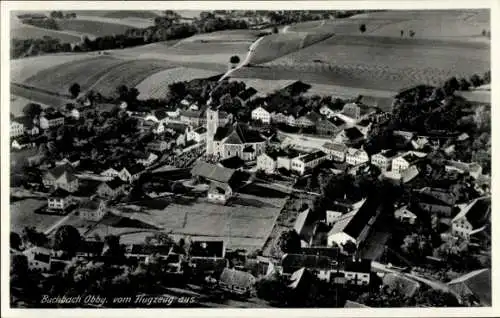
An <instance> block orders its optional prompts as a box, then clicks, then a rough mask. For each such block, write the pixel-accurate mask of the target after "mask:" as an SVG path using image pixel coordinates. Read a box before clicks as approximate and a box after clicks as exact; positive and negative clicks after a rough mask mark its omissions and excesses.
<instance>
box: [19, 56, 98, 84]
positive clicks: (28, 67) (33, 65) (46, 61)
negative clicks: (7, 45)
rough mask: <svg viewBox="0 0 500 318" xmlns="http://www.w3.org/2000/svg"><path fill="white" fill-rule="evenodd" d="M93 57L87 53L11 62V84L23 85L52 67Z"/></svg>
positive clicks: (30, 58) (38, 57) (35, 57)
mask: <svg viewBox="0 0 500 318" xmlns="http://www.w3.org/2000/svg"><path fill="white" fill-rule="evenodd" d="M91 56H92V55H90V54H86V53H80V54H72V53H60V54H51V55H42V56H33V57H26V58H22V59H15V60H11V61H10V80H11V82H16V83H23V82H24V81H25V80H27V79H28V78H30V77H32V76H34V75H35V74H37V73H38V72H40V71H43V70H45V69H47V68H50V67H52V66H57V65H59V64H64V63H68V62H72V61H78V60H83V59H86V58H89V57H91Z"/></svg>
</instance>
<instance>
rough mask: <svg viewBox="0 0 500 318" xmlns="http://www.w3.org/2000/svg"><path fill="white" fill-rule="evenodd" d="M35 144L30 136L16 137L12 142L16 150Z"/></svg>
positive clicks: (12, 146)
mask: <svg viewBox="0 0 500 318" xmlns="http://www.w3.org/2000/svg"><path fill="white" fill-rule="evenodd" d="M35 146H36V143H35V142H33V141H32V140H30V139H29V138H24V136H22V137H16V138H14V139H13V140H12V143H11V148H12V149H14V150H21V149H27V148H33V147H35Z"/></svg>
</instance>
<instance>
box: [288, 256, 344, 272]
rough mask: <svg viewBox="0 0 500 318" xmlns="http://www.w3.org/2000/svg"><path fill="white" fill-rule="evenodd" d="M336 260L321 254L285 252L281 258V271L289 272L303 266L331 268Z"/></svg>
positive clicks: (335, 263)
mask: <svg viewBox="0 0 500 318" xmlns="http://www.w3.org/2000/svg"><path fill="white" fill-rule="evenodd" d="M336 265H337V260H336V259H333V258H330V257H327V256H321V255H307V254H285V255H284V256H283V258H282V259H281V266H282V267H283V272H284V273H287V274H291V273H293V272H295V271H297V270H299V269H301V268H303V267H305V268H309V269H332V268H334V267H335V266H336Z"/></svg>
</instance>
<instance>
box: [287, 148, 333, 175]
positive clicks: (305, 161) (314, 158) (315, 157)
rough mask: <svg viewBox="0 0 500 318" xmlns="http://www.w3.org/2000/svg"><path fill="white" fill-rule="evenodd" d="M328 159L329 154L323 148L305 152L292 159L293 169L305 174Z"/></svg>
mask: <svg viewBox="0 0 500 318" xmlns="http://www.w3.org/2000/svg"><path fill="white" fill-rule="evenodd" d="M327 159H328V155H327V154H326V153H324V152H323V151H321V150H318V151H315V152H312V153H308V154H303V155H300V156H298V157H295V158H293V159H292V161H291V170H292V171H296V172H297V173H298V174H300V175H303V174H304V173H306V171H309V170H311V169H313V168H315V167H316V166H318V165H319V164H321V163H322V162H324V161H325V160H327Z"/></svg>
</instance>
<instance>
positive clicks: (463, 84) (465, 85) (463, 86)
mask: <svg viewBox="0 0 500 318" xmlns="http://www.w3.org/2000/svg"><path fill="white" fill-rule="evenodd" d="M469 88H470V83H469V81H467V80H466V79H465V78H461V79H460V81H459V82H458V89H459V90H460V91H468V90H469Z"/></svg>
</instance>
